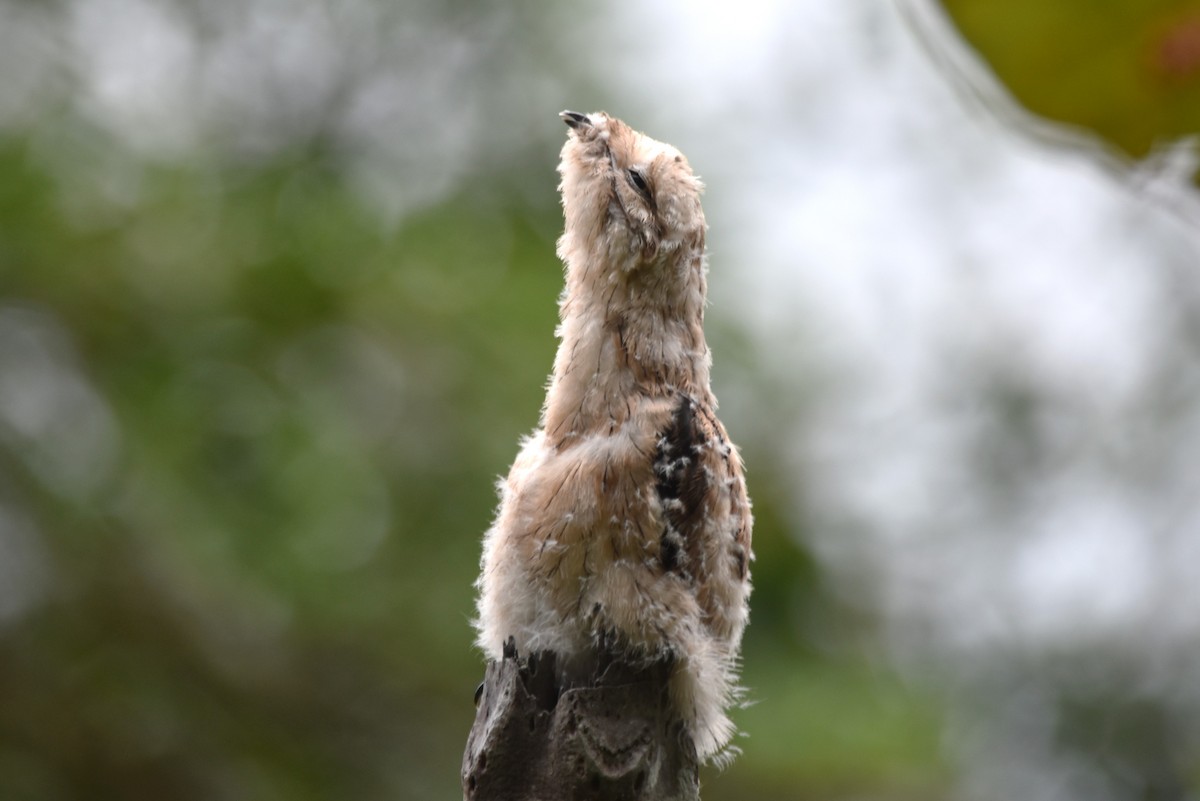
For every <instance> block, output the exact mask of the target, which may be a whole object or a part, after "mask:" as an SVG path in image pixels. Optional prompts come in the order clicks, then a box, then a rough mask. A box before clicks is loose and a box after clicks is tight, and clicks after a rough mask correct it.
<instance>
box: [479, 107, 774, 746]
mask: <svg viewBox="0 0 1200 801" xmlns="http://www.w3.org/2000/svg"><path fill="white" fill-rule="evenodd" d="M561 117H562V119H563V121H564V122H566V124H567V125H568V126H569V128H570V130H569V132H568V135H567V141H566V144H565V145H564V146H563V149H562V158H561V162H560V164H559V167H558V169H559V173H560V174H561V177H562V180H561V183H560V185H559V190H560V192H561V194H562V205H563V212H564V214H565V217H566V226H565V230H564V231H563V234H562V237H561V238H560V239H559V241H558V255H559V256H560V258H561V259H562V260H563V262H564V264H565V268H566V287H565V289H564V290H563V293H562V295H561V297H560V299H559V314H560V319H561V325H559V327H558V329H557V335H558V337H559V339H560V340H561V342H560V344H559V347H558V354H557V356H556V358H555V360H554V372H553V375H552V376H551V378H550V381H549V387H548V391H547V394H546V401H545V405H544V407H543V409H542V417H541V425H540V427H539V428H538V429H537V430H536V431H535V432H534V433H533V434H532V435H531V436H529V437H528V438H526V439H525V440H524V442H523V446H522V448H521V451H520V454H519V455H518V456H517V459H516V461H515V462H514V463H513V465H512V469H511V471H510V472H509V474H508V477H507V478H506V479H504V480H503V481H502V482H501V483H500V497H501V500H500V506H499V510H498V512H497V514H496V519H495V521H494V523H493V524H492V527H491V528H490V529H489V530H488V532H487V535H486V537H485V541H484V549H483V559H482V572H481V575H480V577H479V581H478V583H477V586H478V588H479V617H478V620H477V621H476V626H477V629H478V632H479V639H478V642H479V645H480V646H481V647H482V648H483V650H484V651H485V652H486V654H487V655H488V656H489V657H491V658H493V659H499V658H500V657H501V654H502V650H503V647H504V643H505V641H506V640H507V639H509V638H512V639H513V640H514V642H515V645H516V647H517V649H518V650H519V651H521V652H531V651H544V650H552V651H555V652H556V653H557V654H558V657H559V660H560V664H562V665H563V669H564V670H572V669H579V670H586V669H587V668H588V665H589V664H590V663H592V662H593V661H594V660H595V659H596V656H597V653H598V652H599V651H601V650H604V649H609V650H611V649H618V650H620V651H621V653H622V654H623V655H625V656H627V657H630V658H634V659H641V658H645V659H658V658H667V657H669V658H671V659H672V660H673V661H674V664H675V666H676V667H675V671H674V673H673V674H672V679H671V686H670V695H671V699H672V703H673V704H674V705H675V706H676V708H677V711H678V713H679V716H680V718H681V719H682V720H683V721H684V722H685V725H686V727H687V731H688V733H689V734H690V736H691V737H692V740H693V743H694V744H695V747H696V751H697V754H698V755H699V757H700V758H701V759H702V760H703V759H712V758H716V759H718V760H720V759H721V758H722V757H725V756H727V755H728V754H729V750H728V743H729V740H730V737H731V736H732V734H733V725H732V723H731V722H730V720H729V718H728V717H727V715H726V711H727V710H728V708H729V707H730V705H731V704H732V703H733V702H734V701H735V699H736V696H737V694H738V691H737V684H736V671H737V663H738V652H739V647H740V643H741V638H742V630H743V629H744V628H745V625H746V620H747V613H748V606H747V599H748V597H749V594H750V583H749V576H750V574H749V564H750V560H751V558H752V557H751V551H750V529H751V522H752V519H751V514H750V504H749V501H748V499H747V496H746V486H745V481H744V480H743V477H742V463H741V459H740V457H739V455H738V452H737V449H736V448H735V447H734V446H733V444H732V443H731V442H730V441H729V438H728V436H727V435H726V433H725V428H724V427H723V426H722V425H721V422H720V421H719V420H718V419H717V417H716V406H717V403H716V399H715V398H714V397H713V394H712V391H711V390H710V388H709V366H710V364H711V356H710V353H709V349H708V345H707V344H706V343H705V339H704V330H703V321H704V305H705V295H706V279H705V272H706V269H707V266H706V257H705V231H706V228H707V225H706V223H705V220H704V212H703V210H702V208H701V206H700V194H701V191H702V189H703V186H702V184H701V182H700V180H699V179H698V178H697V177H696V176H695V175H694V174H693V173H692V170H691V167H690V166H689V165H688V162H687V160H686V159H685V158H684V157H683V155H682V154H680V153H679V151H677V150H676V149H675V148H673V147H671V146H670V145H667V144H664V143H662V142H658V141H655V140H654V139H651V138H650V137H648V136H645V135H644V134H641V133H639V132H637V131H635V130H633V129H632V128H630V127H629V126H628V125H626V124H625V123H623V122H621V121H620V120H618V119H615V118H613V117H610V116H608V115H607V114H604V113H593V114H580V113H577V112H572V111H564V112H563V113H562V114H561Z"/></svg>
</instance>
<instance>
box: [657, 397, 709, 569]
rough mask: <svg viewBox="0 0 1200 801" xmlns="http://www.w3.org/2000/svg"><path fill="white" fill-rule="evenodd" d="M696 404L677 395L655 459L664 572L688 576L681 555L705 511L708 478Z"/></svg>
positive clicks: (660, 551) (661, 555)
mask: <svg viewBox="0 0 1200 801" xmlns="http://www.w3.org/2000/svg"><path fill="white" fill-rule="evenodd" d="M696 411H697V410H696V403H695V401H693V400H692V399H691V398H689V397H688V396H687V395H684V394H682V393H681V394H680V395H679V400H678V405H677V406H676V407H675V414H674V416H673V417H672V419H671V422H670V423H669V424H668V425H667V428H666V429H665V430H664V431H663V432H662V436H661V438H660V439H659V442H658V453H657V454H656V456H655V460H654V472H655V475H656V477H657V482H656V485H655V489H656V490H657V492H658V498H659V501H660V502H661V503H662V508H663V515H664V516H665V517H666V527H665V528H664V530H663V532H662V535H661V538H660V546H659V547H660V550H659V553H660V559H661V560H662V565H663V569H664V570H666V571H670V572H676V573H681V574H683V575H685V576H687V575H689V571H688V570H687V565H686V564H685V562H686V560H685V559H684V558H683V557H684V552H685V551H687V550H688V540H689V539H690V537H691V536H692V535H693V534H694V533H695V532H696V531H697V530H698V528H699V526H700V524H701V522H702V519H703V516H704V511H705V496H706V495H707V493H708V479H707V477H706V475H705V472H704V467H703V464H702V459H701V458H700V457H701V454H700V453H699V452H698V449H699V447H700V446H702V445H703V444H704V435H703V432H702V430H701V428H700V427H699V426H698V425H697V423H698V421H697V419H696Z"/></svg>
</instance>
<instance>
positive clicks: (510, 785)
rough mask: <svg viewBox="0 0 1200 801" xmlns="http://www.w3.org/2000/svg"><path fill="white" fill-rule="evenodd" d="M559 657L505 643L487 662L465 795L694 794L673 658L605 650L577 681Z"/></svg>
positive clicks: (549, 800) (670, 800)
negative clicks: (673, 698) (673, 689)
mask: <svg viewBox="0 0 1200 801" xmlns="http://www.w3.org/2000/svg"><path fill="white" fill-rule="evenodd" d="M557 661H558V660H557V658H556V656H555V654H554V653H553V652H542V653H535V654H530V655H528V656H527V657H521V656H519V655H518V654H517V651H516V648H515V647H513V646H512V643H511V641H510V642H509V643H508V644H507V645H506V646H505V649H504V655H503V658H502V659H501V660H500V661H498V662H497V661H495V660H493V661H489V662H488V665H487V670H486V674H485V678H484V681H483V684H482V685H481V686H480V693H479V695H478V698H477V703H478V711H477V712H476V715H475V724H474V725H473V726H472V727H471V733H470V735H469V736H468V738H467V748H466V752H465V753H464V754H463V766H462V786H463V799H464V801H699V798H700V780H699V766H698V763H697V760H696V752H695V748H694V747H693V746H692V743H691V740H690V738H688V737H687V736H686V735H685V734H684V731H683V725H682V723H681V722H680V721H679V719H678V718H677V717H676V716H675V715H674V714H673V713H672V711H671V705H670V703H669V702H668V698H667V682H668V679H669V678H670V676H671V671H672V668H673V663H672V662H671V661H670V660H658V661H653V662H648V663H647V662H646V661H644V660H642V661H639V662H631V661H626V660H624V659H623V658H622V657H620V656H617V655H613V654H605V655H602V656H601V657H600V658H597V660H596V666H595V669H594V670H593V671H590V672H589V675H587V676H584V677H583V678H582V679H581V680H572V679H569V678H564V677H563V676H562V675H561V672H560V671H559V670H558V668H557ZM585 672H587V671H585Z"/></svg>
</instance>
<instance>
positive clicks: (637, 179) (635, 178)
mask: <svg viewBox="0 0 1200 801" xmlns="http://www.w3.org/2000/svg"><path fill="white" fill-rule="evenodd" d="M625 173H626V175H628V176H629V183H631V184H633V188H634V189H636V190H637V191H638V194H640V195H641V196H642V197H644V198H646V200H649V199H650V185H649V184H647V183H646V179H645V178H643V177H642V174H641V173H640V172H638V171H637V170H634V169H629V170H626V171H625Z"/></svg>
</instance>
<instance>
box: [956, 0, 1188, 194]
mask: <svg viewBox="0 0 1200 801" xmlns="http://www.w3.org/2000/svg"><path fill="white" fill-rule="evenodd" d="M942 4H943V5H944V6H945V8H946V11H947V12H949V14H950V17H951V18H952V19H953V21H954V23H955V25H956V26H957V27H958V29H959V31H960V32H961V33H962V35H963V36H964V37H965V38H966V39H967V41H968V42H969V43H970V44H971V45H972V46H974V47H975V48H976V49H977V50H978V51H979V53H980V55H982V56H983V58H984V59H985V60H986V61H987V63H988V64H989V65H990V66H991V68H992V69H993V70H994V71H995V73H996V77H997V78H999V80H1000V81H1001V82H1003V83H1004V85H1005V86H1006V87H1007V88H1008V89H1009V91H1011V92H1012V93H1013V95H1014V96H1015V97H1016V99H1017V100H1018V101H1019V102H1020V103H1022V104H1023V105H1024V106H1025V107H1026V108H1028V109H1029V110H1030V111H1032V112H1034V113H1035V114H1039V115H1041V116H1043V117H1045V118H1047V119H1050V120H1053V121H1055V122H1060V123H1066V124H1068V125H1071V126H1076V127H1079V128H1083V129H1086V130H1088V131H1090V132H1091V133H1093V134H1095V135H1097V136H1099V137H1100V139H1102V140H1103V141H1105V142H1107V143H1108V144H1109V145H1111V146H1112V147H1114V148H1115V149H1116V150H1118V151H1120V152H1121V153H1123V154H1125V156H1127V157H1130V158H1134V159H1140V158H1143V157H1145V156H1147V155H1149V154H1150V153H1152V152H1153V151H1154V150H1155V149H1156V148H1158V147H1161V146H1164V145H1166V144H1168V143H1170V142H1173V141H1175V140H1178V139H1181V138H1184V137H1192V136H1196V135H1198V134H1200V4H1198V3H1196V2H1195V0H1123V1H1122V2H1107V3H1101V4H1097V3H1095V2H1090V1H1089V0H1060V2H1054V3H1045V2H1039V0H1016V1H1015V2H1014V1H1013V0H942ZM1192 177H1193V180H1194V181H1200V173H1195V174H1193V176H1192Z"/></svg>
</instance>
